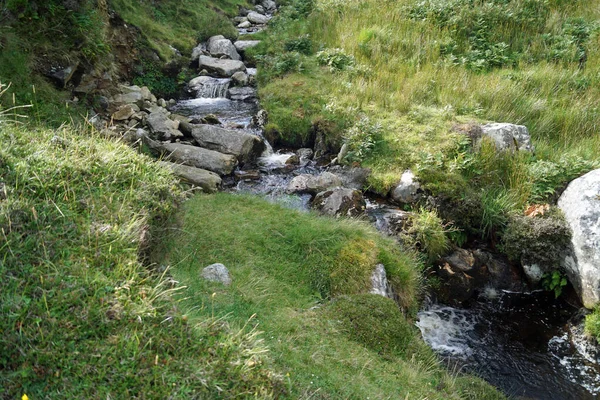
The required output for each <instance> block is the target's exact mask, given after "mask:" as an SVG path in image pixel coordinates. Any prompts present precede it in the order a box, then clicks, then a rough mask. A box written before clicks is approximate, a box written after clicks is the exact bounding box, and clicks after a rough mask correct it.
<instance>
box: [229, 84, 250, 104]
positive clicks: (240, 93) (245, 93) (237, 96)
mask: <svg viewBox="0 0 600 400" xmlns="http://www.w3.org/2000/svg"><path fill="white" fill-rule="evenodd" d="M256 96H257V94H256V89H253V88H251V87H247V86H246V87H232V88H230V89H229V90H228V91H227V98H228V99H231V100H234V101H243V102H251V101H253V100H255V99H256Z"/></svg>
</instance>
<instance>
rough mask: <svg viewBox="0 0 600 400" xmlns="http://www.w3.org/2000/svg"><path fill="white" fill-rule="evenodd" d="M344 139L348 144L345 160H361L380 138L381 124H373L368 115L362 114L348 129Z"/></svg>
mask: <svg viewBox="0 0 600 400" xmlns="http://www.w3.org/2000/svg"><path fill="white" fill-rule="evenodd" d="M344 139H345V142H346V144H347V145H348V154H347V155H346V161H350V162H360V161H363V160H364V159H365V158H366V157H368V156H369V154H370V153H371V152H372V151H373V148H374V147H375V145H376V144H377V142H378V141H379V140H381V125H379V124H376V123H375V124H374V123H372V122H371V120H370V119H369V118H368V117H366V116H362V117H361V118H360V120H359V121H358V122H357V123H356V124H354V126H352V127H351V128H350V129H348V131H347V132H346V134H345V135H344ZM340 161H342V160H340Z"/></svg>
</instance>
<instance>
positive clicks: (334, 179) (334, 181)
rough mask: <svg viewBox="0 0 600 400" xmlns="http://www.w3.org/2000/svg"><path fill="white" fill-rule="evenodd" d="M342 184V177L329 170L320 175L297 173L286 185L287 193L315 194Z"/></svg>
mask: <svg viewBox="0 0 600 400" xmlns="http://www.w3.org/2000/svg"><path fill="white" fill-rule="evenodd" d="M341 186H342V179H341V178H340V177H339V176H337V175H335V174H332V173H331V172H323V173H322V174H320V175H309V174H303V175H298V176H297V177H295V178H294V179H292V180H291V182H290V183H289V184H288V186H287V189H286V190H287V192H288V193H298V194H305V193H308V194H312V195H315V194H317V193H319V192H323V191H326V190H329V189H333V188H336V187H341Z"/></svg>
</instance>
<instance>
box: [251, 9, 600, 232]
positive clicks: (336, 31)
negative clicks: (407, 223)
mask: <svg viewBox="0 0 600 400" xmlns="http://www.w3.org/2000/svg"><path fill="white" fill-rule="evenodd" d="M287 3H288V5H287V7H286V8H285V9H283V10H282V11H281V12H280V13H279V16H278V17H277V20H276V21H275V22H274V23H273V26H272V29H273V30H274V34H273V35H272V36H270V37H269V38H267V40H266V43H264V44H263V45H262V46H261V47H259V48H258V49H257V51H258V52H259V54H258V59H259V60H261V66H262V69H261V70H260V73H259V80H260V82H261V83H262V87H261V93H260V94H261V99H262V100H263V105H264V106H265V107H266V108H267V110H268V111H269V112H270V116H271V118H270V122H271V127H272V129H274V130H276V131H277V132H278V133H279V135H280V136H281V137H282V138H283V139H282V142H287V143H298V142H307V141H308V142H310V140H311V139H312V138H313V137H311V134H313V135H314V131H315V126H317V125H319V126H323V125H327V126H330V127H331V129H329V130H328V131H326V134H327V135H328V137H329V138H330V140H331V141H332V142H334V143H336V145H337V148H339V147H340V146H341V144H342V143H343V142H348V143H349V144H351V147H353V148H355V149H360V150H359V151H358V153H359V155H360V156H359V157H353V158H352V161H360V162H361V163H362V165H363V166H365V167H369V168H371V169H372V170H373V175H372V177H371V178H370V182H369V189H371V190H373V191H376V192H379V193H380V194H383V195H385V194H387V193H388V191H389V190H390V188H391V187H392V186H393V185H394V184H395V183H397V181H398V180H399V178H400V176H401V174H402V172H403V171H405V170H406V169H408V168H411V169H413V171H415V173H416V175H417V176H418V178H419V181H420V182H421V184H422V186H423V187H424V188H425V189H426V190H427V191H428V192H429V193H431V194H433V195H434V196H436V197H437V198H438V199H439V200H441V205H442V206H441V207H440V210H439V212H440V216H441V217H442V218H444V219H445V220H449V221H452V222H454V224H455V225H456V226H458V227H459V228H461V229H462V230H463V231H465V232H466V233H467V234H468V235H469V236H471V237H483V238H486V239H489V240H491V241H492V242H493V243H496V242H498V241H499V240H501V237H502V235H503V233H504V230H505V229H506V227H507V225H508V223H509V220H510V216H511V215H513V214H514V213H522V212H523V211H524V210H525V208H526V207H527V206H528V205H529V204H531V203H542V202H547V201H554V200H555V199H556V197H557V193H559V192H560V190H562V189H563V188H564V186H565V185H566V183H567V182H569V181H570V180H571V179H573V178H574V177H576V176H578V175H580V174H582V173H585V172H586V171H589V170H591V169H593V168H596V167H598V165H600V160H599V158H598V154H597V152H595V151H594V150H592V149H595V148H599V147H600V142H599V140H600V139H599V137H598V135H597V133H596V120H597V112H596V108H597V107H596V104H597V102H598V99H599V98H600V92H598V87H599V86H598V85H597V84H596V83H597V79H598V76H600V75H599V71H600V57H599V54H600V53H598V52H597V49H596V48H595V47H594V46H593V43H594V40H595V38H597V37H598V36H597V35H598V24H597V22H596V21H598V20H599V17H600V15H599V14H598V9H597V7H595V6H594V5H593V4H592V3H590V2H584V1H574V2H564V1H549V0H492V1H485V2H484V1H479V0H452V1H438V0H402V1H393V2H392V1H387V2H384V3H381V1H371V0H368V1H361V2H359V1H345V2H341V1H337V0H314V1H307V0H293V1H289V2H287ZM382 7H384V8H385V13H382V12H381V9H382ZM298 38H310V42H311V46H310V47H309V46H305V47H306V48H310V49H311V50H312V52H308V51H302V52H300V51H298V49H297V48H296V47H294V46H289V45H288V46H286V43H294V40H298ZM291 54H293V55H294V58H295V59H296V60H298V62H297V63H296V65H301V66H302V68H290V69H289V70H288V71H286V70H285V69H283V70H281V69H280V70H277V69H275V68H273V65H277V63H278V62H279V61H278V60H282V59H285V58H287V57H289V56H290V55H291ZM298 92H301V93H298ZM305 94H306V96H307V97H310V99H311V101H310V102H308V101H304V100H303V96H304V95H305ZM286 109H287V110H288V111H285V110H286ZM290 110H293V111H290ZM364 118H368V119H369V121H370V123H371V124H374V125H376V126H378V127H380V129H379V130H378V134H377V135H375V137H376V140H373V138H374V136H373V135H365V134H363V135H356V134H355V133H354V132H353V129H354V128H353V127H355V126H356V125H357V124H360V121H362V120H363V119H364ZM486 121H498V122H512V123H517V124H523V125H526V126H527V127H528V128H529V131H530V133H531V134H532V141H533V143H534V145H535V147H536V150H535V153H534V154H522V153H518V154H498V152H497V151H496V150H495V149H494V147H493V145H492V144H491V143H487V144H486V143H483V145H481V146H480V147H479V148H477V149H476V148H474V147H473V146H472V138H473V134H475V133H476V132H475V130H476V127H477V124H480V123H483V122H486ZM365 150H366V151H365Z"/></svg>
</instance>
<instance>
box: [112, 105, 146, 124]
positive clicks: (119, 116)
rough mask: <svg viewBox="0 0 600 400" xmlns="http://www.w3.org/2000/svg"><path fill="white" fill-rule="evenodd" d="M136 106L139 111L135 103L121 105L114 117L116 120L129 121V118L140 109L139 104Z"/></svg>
mask: <svg viewBox="0 0 600 400" xmlns="http://www.w3.org/2000/svg"><path fill="white" fill-rule="evenodd" d="M135 107H136V108H137V111H136V110H135V109H134V105H131V104H126V105H124V106H122V107H120V108H119V110H118V111H117V112H115V113H114V114H113V115H112V119H113V120H114V121H127V120H128V119H129V118H131V117H133V115H134V114H135V113H136V112H138V111H140V109H139V108H138V107H137V106H135Z"/></svg>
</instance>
